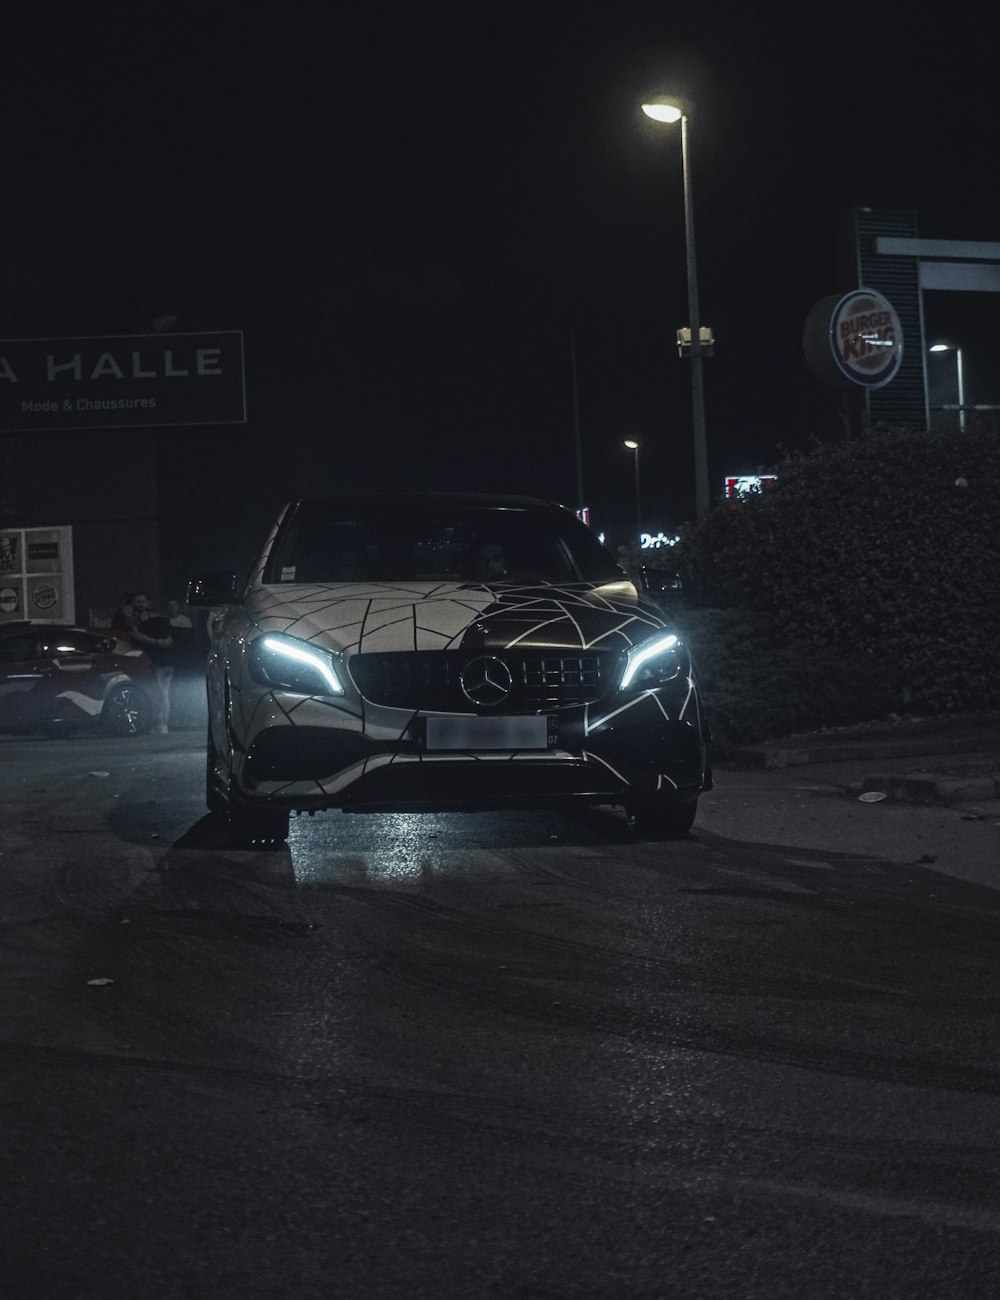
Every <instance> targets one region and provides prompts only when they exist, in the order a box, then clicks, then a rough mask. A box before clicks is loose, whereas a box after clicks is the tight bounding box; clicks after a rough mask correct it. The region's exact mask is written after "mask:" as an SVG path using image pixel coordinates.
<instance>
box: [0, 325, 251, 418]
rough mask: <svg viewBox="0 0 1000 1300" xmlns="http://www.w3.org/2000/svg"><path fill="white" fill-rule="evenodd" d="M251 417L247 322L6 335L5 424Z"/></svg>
mask: <svg viewBox="0 0 1000 1300" xmlns="http://www.w3.org/2000/svg"><path fill="white" fill-rule="evenodd" d="M245 422H246V399H245V393H244V378H243V333H242V331H241V330H223V331H219V332H216V333H212V334H124V335H118V336H115V337H113V338H111V337H104V338H66V339H6V340H0V431H5V432H8V433H25V432H34V431H35V430H36V429H112V428H122V429H129V428H136V427H139V426H147V425H160V424H168V425H187V424H244V423H245Z"/></svg>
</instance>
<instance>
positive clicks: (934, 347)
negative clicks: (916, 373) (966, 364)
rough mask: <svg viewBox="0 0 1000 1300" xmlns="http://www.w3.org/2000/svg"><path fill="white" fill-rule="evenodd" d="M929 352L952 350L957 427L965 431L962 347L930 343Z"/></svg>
mask: <svg viewBox="0 0 1000 1300" xmlns="http://www.w3.org/2000/svg"><path fill="white" fill-rule="evenodd" d="M929 351H931V352H954V354H955V373H956V375H957V377H958V427H959V429H960V430H961V431H962V433H964V432H965V371H964V369H963V368H962V349H961V348H960V347H957V346H953V345H952V344H951V343H932V344H931V346H930V348H929Z"/></svg>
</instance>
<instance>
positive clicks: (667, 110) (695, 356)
mask: <svg viewBox="0 0 1000 1300" xmlns="http://www.w3.org/2000/svg"><path fill="white" fill-rule="evenodd" d="M642 111H643V112H644V113H645V114H646V116H647V117H650V118H652V119H653V121H654V122H680V124H681V162H682V167H683V171H684V229H685V234H686V241H687V283H688V317H689V319H688V326H689V327H690V330H691V352H690V356H691V422H692V426H693V429H694V488H695V507H696V512H697V517H698V519H699V520H701V519H703V518H704V517H705V515H707V514H708V504H709V496H708V449H707V446H706V441H705V394H704V385H703V383H702V373H701V359H702V357H703V355H704V354H705V347H704V343H703V340H702V331H701V320H700V317H699V313H698V268H697V263H696V260H695V247H694V207H693V204H692V201H691V162H690V144H689V140H688V117H689V113H690V105H687V104H685V103H683V102H682V101H681V100H678V99H674V98H672V97H669V96H665V95H656V96H654V98H653V99H651V100H649V101H648V102H647V103H645V104H643V106H642Z"/></svg>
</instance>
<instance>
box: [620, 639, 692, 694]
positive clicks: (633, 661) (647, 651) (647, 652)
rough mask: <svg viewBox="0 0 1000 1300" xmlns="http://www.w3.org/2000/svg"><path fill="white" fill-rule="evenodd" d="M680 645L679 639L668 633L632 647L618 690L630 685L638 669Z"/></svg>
mask: <svg viewBox="0 0 1000 1300" xmlns="http://www.w3.org/2000/svg"><path fill="white" fill-rule="evenodd" d="M679 645H680V637H677V636H674V634H673V633H672V632H668V633H666V634H664V635H663V636H658V637H655V638H654V639H653V640H652V641H644V642H643V643H642V645H637V646H633V647H632V649H631V650H630V651H629V652H628V666H627V667H626V669H625V671H624V673H623V674H622V679H621V681H620V682H619V684H618V689H619V690H621V691H623V690H625V688H626V687H627V686H629V685H630V683H631V682H632V679H633V678H634V677H635V675H636V673H637V672H638V671H639V669H640V668H641V667H642V666H643V664H646V663H648V662H649V661H650V659H655V658H656V657H657V655H662V654H665V653H666V652H667V651H668V650H674V649H676V647H677V646H679Z"/></svg>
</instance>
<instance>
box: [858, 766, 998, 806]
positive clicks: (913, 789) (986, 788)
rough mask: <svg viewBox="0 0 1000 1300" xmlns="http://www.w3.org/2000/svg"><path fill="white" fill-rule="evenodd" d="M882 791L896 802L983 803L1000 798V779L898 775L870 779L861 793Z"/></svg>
mask: <svg viewBox="0 0 1000 1300" xmlns="http://www.w3.org/2000/svg"><path fill="white" fill-rule="evenodd" d="M872 791H878V792H879V793H881V794H884V795H885V796H886V797H887V798H889V799H892V800H893V801H894V802H896V803H918V804H956V803H980V802H982V801H983V800H989V799H997V798H1000V779H998V778H996V777H968V778H965V779H964V780H963V778H961V777H937V776H931V775H927V776H925V775H923V774H922V773H919V772H918V773H913V774H909V775H906V776H903V775H901V774H900V773H898V772H892V773H883V774H875V775H873V776H866V777H865V778H864V780H863V781H862V782H861V790H860V793H861V794H866V793H870V792H872Z"/></svg>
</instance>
